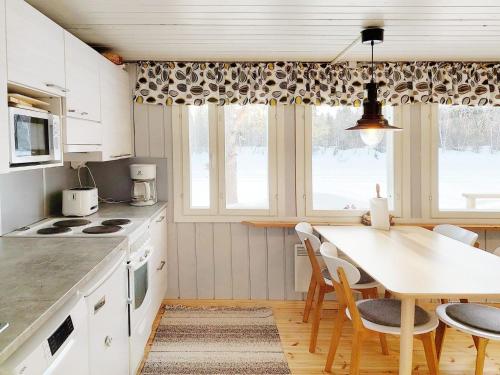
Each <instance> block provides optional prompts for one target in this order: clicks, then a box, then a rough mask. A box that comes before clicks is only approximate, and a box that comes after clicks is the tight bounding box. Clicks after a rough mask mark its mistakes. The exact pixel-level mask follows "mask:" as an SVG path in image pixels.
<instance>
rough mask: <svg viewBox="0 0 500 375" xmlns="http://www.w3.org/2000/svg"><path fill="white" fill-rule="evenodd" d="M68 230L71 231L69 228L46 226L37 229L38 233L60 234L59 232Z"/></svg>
mask: <svg viewBox="0 0 500 375" xmlns="http://www.w3.org/2000/svg"><path fill="white" fill-rule="evenodd" d="M68 232H71V228H67V227H47V228H42V229H38V230H37V233H38V234H61V233H68Z"/></svg>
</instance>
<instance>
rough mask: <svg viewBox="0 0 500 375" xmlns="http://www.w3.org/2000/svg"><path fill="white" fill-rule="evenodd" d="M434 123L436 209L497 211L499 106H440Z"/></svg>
mask: <svg viewBox="0 0 500 375" xmlns="http://www.w3.org/2000/svg"><path fill="white" fill-rule="evenodd" d="M438 123H439V144H438V152H439V160H438V163H439V168H438V170H439V173H438V185H439V209H440V210H459V211H463V210H467V209H477V210H493V211H498V210H500V173H499V172H498V166H499V165H500V108H498V107H467V106H446V105H440V106H439V117H438ZM485 194H486V195H485Z"/></svg>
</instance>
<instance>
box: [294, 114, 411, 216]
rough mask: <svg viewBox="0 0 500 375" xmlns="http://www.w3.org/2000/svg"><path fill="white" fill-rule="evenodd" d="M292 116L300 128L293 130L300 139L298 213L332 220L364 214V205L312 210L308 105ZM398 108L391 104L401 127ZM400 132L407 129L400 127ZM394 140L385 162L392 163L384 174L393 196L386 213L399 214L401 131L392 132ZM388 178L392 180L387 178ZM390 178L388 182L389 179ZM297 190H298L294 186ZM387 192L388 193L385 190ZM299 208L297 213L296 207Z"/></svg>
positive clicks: (400, 208) (310, 123) (400, 210)
mask: <svg viewBox="0 0 500 375" xmlns="http://www.w3.org/2000/svg"><path fill="white" fill-rule="evenodd" d="M296 119H297V121H300V120H302V121H301V122H302V124H301V126H299V128H302V129H301V130H300V131H299V129H298V131H297V139H299V135H300V136H302V137H303V140H304V142H303V143H302V142H297V160H302V165H297V184H299V183H300V181H299V176H300V175H302V176H303V178H302V180H303V186H302V189H301V192H302V194H300V195H299V194H298V195H297V210H298V215H299V216H301V215H302V216H305V217H307V218H311V217H318V218H322V219H324V218H328V217H329V218H333V219H334V220H335V218H336V219H338V218H343V219H347V220H349V219H359V218H360V217H361V216H362V215H363V214H365V213H366V212H367V211H368V209H359V210H315V209H313V189H312V107H311V106H303V108H301V107H296ZM401 119H402V110H401V108H400V107H398V106H395V107H394V121H395V125H396V126H400V127H403V124H402V121H401ZM402 133H405V134H406V133H408V132H405V131H403V132H402ZM393 137H394V141H393V144H392V147H391V149H392V150H391V151H392V152H391V154H392V158H390V159H389V163H391V164H392V170H393V173H392V174H391V175H390V176H388V185H389V189H390V190H389V192H390V193H391V194H392V196H393V204H394V207H393V210H391V211H390V213H391V214H392V215H394V216H396V217H400V216H401V213H402V199H401V189H402V177H403V176H402V173H401V169H402V157H401V155H402V144H403V139H402V138H403V135H399V134H397V133H395V134H393ZM391 180H392V181H391ZM390 182H392V184H391V183H390ZM298 191H299V190H298ZM389 192H388V193H389ZM299 207H300V209H301V213H300V211H299Z"/></svg>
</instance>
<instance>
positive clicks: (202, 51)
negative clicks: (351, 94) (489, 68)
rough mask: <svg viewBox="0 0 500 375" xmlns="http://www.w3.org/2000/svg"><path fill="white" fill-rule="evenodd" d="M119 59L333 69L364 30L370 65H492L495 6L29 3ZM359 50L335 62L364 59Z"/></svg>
mask: <svg viewBox="0 0 500 375" xmlns="http://www.w3.org/2000/svg"><path fill="white" fill-rule="evenodd" d="M28 2H29V3H30V4H32V5H33V6H35V7H36V8H38V9H39V10H40V11H42V12H43V13H44V14H46V15H47V16H49V17H50V18H52V19H53V20H55V21H56V22H57V23H59V24H60V25H61V26H63V27H64V28H66V29H68V30H69V31H71V32H72V33H74V34H75V35H77V36H78V37H80V38H81V39H83V40H84V41H85V42H87V43H89V44H91V45H93V46H103V47H111V48H112V49H113V50H114V51H116V52H117V53H119V54H121V55H122V56H123V57H124V58H125V59H126V60H142V59H154V60H175V61H182V60H186V61H273V60H300V61H331V60H332V59H333V58H335V57H336V56H337V55H338V54H339V53H340V52H341V51H342V50H343V49H345V48H346V47H347V46H348V45H349V44H350V43H352V41H353V40H354V39H355V38H356V37H357V36H358V35H359V32H360V30H361V29H362V28H364V27H367V26H383V27H384V28H385V30H386V36H385V42H384V44H383V45H381V46H379V47H377V48H376V50H375V58H376V59H377V60H464V61H498V60H500V43H499V42H498V40H499V39H500V1H498V0H476V1H470V0H422V1H418V2H417V1H414V0H358V1H356V2H353V1H352V0H350V1H345V0H339V1H331V0H309V1H307V2H304V1H303V0H300V1H299V0H232V1H225V0H169V1H162V0H142V1H135V0H126V1H124V0H106V1H102V0H90V1H89V0H50V1H47V0H28ZM369 56H370V49H369V47H367V46H363V45H361V44H357V45H356V46H354V48H352V49H351V50H349V51H348V53H347V54H345V55H343V57H342V59H341V60H357V61H360V60H368V59H369Z"/></svg>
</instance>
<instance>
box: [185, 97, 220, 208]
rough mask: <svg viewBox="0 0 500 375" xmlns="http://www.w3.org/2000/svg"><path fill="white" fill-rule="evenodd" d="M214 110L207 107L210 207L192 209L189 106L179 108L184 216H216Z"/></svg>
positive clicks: (211, 106)
mask: <svg viewBox="0 0 500 375" xmlns="http://www.w3.org/2000/svg"><path fill="white" fill-rule="evenodd" d="M216 115H217V113H216V108H214V105H211V104H209V105H208V134H209V141H208V147H209V151H208V155H209V164H210V166H209V179H210V198H209V199H210V207H209V208H192V207H191V173H190V172H191V170H190V169H191V160H190V156H191V154H190V152H189V151H190V150H189V106H183V107H181V139H182V185H183V193H182V204H183V212H184V214H185V215H193V216H197V215H216V214H217V209H218V207H217V203H218V201H217V199H216V198H217V190H218V187H217V182H218V180H217V165H216V160H217V159H216V154H217V137H216V135H215V133H216V130H217V127H216V123H215V121H216V120H215V119H216Z"/></svg>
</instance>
